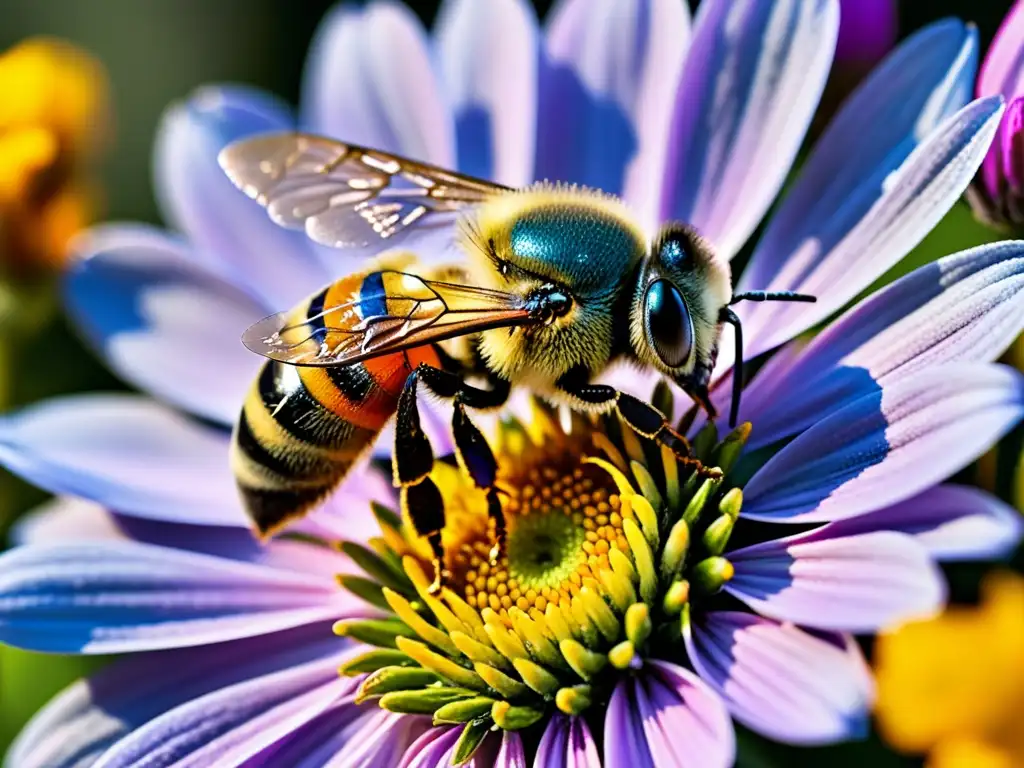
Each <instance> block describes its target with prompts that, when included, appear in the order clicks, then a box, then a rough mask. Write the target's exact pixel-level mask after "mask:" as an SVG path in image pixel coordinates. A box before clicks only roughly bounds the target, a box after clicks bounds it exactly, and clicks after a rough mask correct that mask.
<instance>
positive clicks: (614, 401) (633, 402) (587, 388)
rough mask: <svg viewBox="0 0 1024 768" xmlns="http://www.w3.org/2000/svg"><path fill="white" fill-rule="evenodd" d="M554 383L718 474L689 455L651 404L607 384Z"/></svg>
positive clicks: (683, 440)
mask: <svg viewBox="0 0 1024 768" xmlns="http://www.w3.org/2000/svg"><path fill="white" fill-rule="evenodd" d="M558 386H559V387H560V388H561V389H562V390H563V391H564V392H566V393H567V394H570V395H572V396H573V397H576V398H578V399H580V400H582V401H583V402H585V403H590V404H592V405H612V407H613V408H614V409H615V411H616V412H617V413H618V414H619V416H621V417H622V420H623V421H624V422H626V424H627V425H628V426H629V428H630V429H632V430H633V431H634V432H636V433H637V434H638V435H641V436H643V437H646V438H647V439H648V440H656V441H658V442H659V443H661V444H662V445H664V446H665V447H666V448H668V449H669V450H670V451H672V453H674V454H675V456H676V458H677V459H678V460H679V461H680V462H681V463H682V464H684V465H689V466H692V467H693V468H694V470H696V471H697V472H699V473H700V474H702V475H705V476H707V477H718V476H720V475H721V471H720V470H718V469H716V468H713V467H705V466H704V464H703V463H702V462H701V461H700V459H697V458H695V457H694V455H693V450H692V449H691V447H690V443H689V441H688V440H687V439H686V438H685V437H683V436H682V435H681V434H679V433H678V432H677V431H676V430H675V429H673V428H672V425H671V424H669V423H668V421H667V420H666V419H665V414H663V413H662V412H661V411H659V410H658V409H657V408H655V407H654V406H653V405H650V404H648V403H645V402H644V401H643V400H640V399H638V398H636V397H633V396H632V395H628V394H626V393H625V392H620V391H618V390H617V389H615V388H614V387H610V386H608V385H607V384H582V385H579V384H574V383H570V382H566V381H560V382H559V383H558Z"/></svg>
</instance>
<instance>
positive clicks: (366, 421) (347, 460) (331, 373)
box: [231, 273, 437, 535]
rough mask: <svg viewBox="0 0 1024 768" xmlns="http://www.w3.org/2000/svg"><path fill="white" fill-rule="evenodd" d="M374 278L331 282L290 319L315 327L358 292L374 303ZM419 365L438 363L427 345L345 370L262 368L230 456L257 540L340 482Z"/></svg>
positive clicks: (349, 319)
mask: <svg viewBox="0 0 1024 768" xmlns="http://www.w3.org/2000/svg"><path fill="white" fill-rule="evenodd" d="M375 274H376V273H370V274H368V275H355V276H352V277H347V278H344V279H343V280H339V281H338V282H336V283H333V284H332V285H330V286H329V287H327V288H325V289H324V290H323V291H321V292H319V293H318V294H316V295H315V296H314V297H312V298H311V299H310V300H309V301H307V302H305V303H304V305H303V306H302V307H300V308H299V309H298V310H296V311H295V312H294V313H292V314H293V317H294V315H296V314H298V313H299V312H301V313H302V316H303V317H305V318H308V320H307V322H308V323H309V324H310V325H315V323H316V322H317V320H316V319H317V318H320V317H322V315H323V309H324V307H331V306H337V305H339V304H343V303H346V302H351V301H353V300H356V301H358V300H359V297H360V295H362V294H364V293H366V295H367V296H368V297H369V296H373V297H376V296H377V295H378V293H379V291H376V288H375V286H377V285H379V280H378V281H375V280H373V278H374V275H375ZM370 290H374V291H376V292H374V293H372V294H370V293H369V292H368V291H370ZM357 309H359V306H358V304H357ZM364 311H366V310H365V309H364V310H363V311H357V312H352V313H347V314H346V316H345V317H344V319H339V318H337V317H334V318H332V322H331V324H332V326H337V325H338V324H339V323H348V324H354V323H357V322H359V321H360V319H361V318H360V315H361V314H363V312H364ZM319 322H321V323H322V319H321V320H320V321H319ZM420 362H428V363H431V364H434V365H436V364H437V356H436V353H435V352H434V351H433V350H432V349H430V348H429V347H428V348H423V349H414V350H409V351H408V352H407V353H405V354H401V353H399V354H389V355H384V356H382V357H379V358H374V359H371V360H366V361H364V362H362V363H354V364H352V365H344V366H343V365H339V366H332V367H324V368H318V367H297V366H292V365H288V364H286V363H279V362H275V361H268V362H267V363H266V364H265V365H264V366H263V369H262V370H261V371H260V375H259V377H258V378H257V379H256V381H255V382H254V383H253V386H252V388H251V389H250V390H249V393H248V395H247V396H246V399H245V404H244V406H243V408H242V413H241V415H240V416H239V419H238V423H237V425H236V427H235V434H234V440H233V445H232V457H231V462H232V468H233V470H234V473H235V478H236V480H237V482H238V487H239V490H240V491H241V494H242V500H243V502H244V504H245V507H246V510H247V512H248V513H249V517H250V518H251V519H252V521H253V523H254V524H255V526H256V528H257V530H258V531H259V532H260V533H261V534H263V535H267V534H270V533H273V532H274V531H275V530H278V529H280V528H281V527H282V526H284V525H285V524H286V523H287V522H288V521H289V520H292V519H294V518H296V517H300V516H302V515H303V514H305V513H306V512H308V511H309V510H310V508H312V507H313V506H315V505H316V504H317V503H318V502H319V501H321V500H322V499H323V498H324V497H325V496H327V495H328V494H329V493H330V492H331V491H332V490H333V489H334V488H335V487H336V486H337V485H338V483H340V482H341V481H342V480H343V479H344V477H345V475H346V474H347V473H348V471H349V469H350V468H351V467H352V465H353V464H354V463H355V462H356V461H357V460H358V459H359V458H360V457H361V456H362V455H363V453H364V452H365V451H366V450H367V449H368V448H369V446H370V445H371V443H372V442H373V441H374V439H375V438H376V436H377V435H378V434H379V432H380V431H381V429H383V427H384V425H385V424H386V423H387V421H388V419H389V418H390V417H391V416H392V414H394V412H395V409H396V408H397V406H398V396H399V394H400V393H401V390H402V385H403V384H404V383H405V380H406V378H407V377H408V376H409V374H410V373H411V372H412V370H413V368H414V367H415V366H416V365H417V364H418V363H420Z"/></svg>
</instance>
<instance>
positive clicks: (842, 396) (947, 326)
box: [741, 242, 1024, 448]
mask: <svg viewBox="0 0 1024 768" xmlns="http://www.w3.org/2000/svg"><path fill="white" fill-rule="evenodd" d="M1021 331H1024V243H1022V242H1002V243H995V244H992V245H984V246H981V247H979V248H973V249H971V250H969V251H964V252H962V253H958V254H956V255H954V256H947V257H946V258H944V259H940V260H939V261H937V262H933V263H931V264H927V265H925V266H923V267H920V268H919V269H916V270H914V272H912V273H910V274H909V275H906V276H905V277H903V278H901V279H900V280H897V281H896V282H895V283H892V284H890V285H889V286H887V287H886V288H885V289H883V290H881V291H879V292H878V293H876V294H874V295H873V296H871V297H870V298H868V299H866V300H864V301H862V302H861V303H860V304H858V305H857V306H856V307H854V308H853V309H852V310H850V311H849V312H847V313H846V314H845V315H844V316H843V317H841V318H840V319H839V320H837V321H836V322H834V323H832V325H831V326H829V328H828V329H826V330H825V331H824V332H822V333H820V334H819V335H818V336H817V337H816V338H815V339H814V340H813V341H812V342H811V343H810V344H809V345H808V346H807V347H806V349H805V350H804V352H803V353H802V354H801V355H800V357H799V358H798V359H797V360H795V361H793V362H791V363H790V364H789V365H788V366H787V367H786V368H785V369H784V370H783V371H782V372H781V375H780V372H779V371H777V370H775V368H774V367H773V368H772V369H770V370H765V371H764V372H763V373H761V374H759V375H758V377H757V378H756V379H754V381H753V382H752V383H751V384H750V386H748V387H747V388H746V390H745V391H744V393H743V405H744V407H743V409H742V418H741V420H744V419H750V420H752V421H753V422H754V424H755V426H756V429H755V430H754V434H753V438H752V440H751V443H750V444H749V446H748V447H749V448H754V447H757V446H761V445H766V444H768V443H771V442H774V441H776V440H779V439H781V438H784V437H787V436H789V435H791V434H796V433H798V432H800V431H801V430H803V429H804V428H806V427H808V426H810V425H811V424H814V423H815V422H817V421H820V420H821V419H822V418H823V417H824V416H826V415H827V414H828V413H829V412H831V411H835V410H837V409H838V408H841V407H842V406H844V405H848V404H849V403H851V402H853V401H854V400H855V399H857V398H858V397H860V396H863V395H865V394H870V393H872V392H877V391H878V388H879V387H881V386H890V385H892V384H894V383H895V382H897V381H901V380H903V379H905V378H906V377H908V376H912V375H915V374H917V373H918V372H919V371H921V370H922V369H924V368H926V367H930V366H935V365H940V364H943V363H951V362H989V361H992V360H995V359H996V358H997V357H999V355H1001V354H1002V353H1003V352H1004V351H1005V350H1006V349H1007V348H1008V347H1009V346H1010V344H1011V343H1013V341H1014V339H1016V338H1017V337H1018V336H1019V335H1020V333H1021Z"/></svg>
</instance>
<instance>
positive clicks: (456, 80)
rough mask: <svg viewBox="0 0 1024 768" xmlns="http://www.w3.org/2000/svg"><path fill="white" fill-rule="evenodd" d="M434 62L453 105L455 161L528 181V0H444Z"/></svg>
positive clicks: (498, 177) (474, 171)
mask: <svg viewBox="0 0 1024 768" xmlns="http://www.w3.org/2000/svg"><path fill="white" fill-rule="evenodd" d="M436 26H437V32H436V35H437V48H438V62H439V64H440V71H441V76H442V80H443V82H444V86H445V91H446V92H447V94H448V98H449V101H450V103H451V105H452V111H453V113H454V119H455V137H456V147H457V154H458V169H459V170H460V171H462V172H463V173H467V174H469V175H471V176H478V177H480V178H483V179H490V180H493V181H496V182H498V183H500V184H506V185H508V186H511V187H525V186H526V185H527V184H529V183H530V182H531V181H533V145H534V138H535V137H534V131H535V125H536V115H537V55H538V42H537V40H538V34H539V33H538V30H537V17H536V14H535V13H534V11H533V8H532V7H531V6H530V5H529V3H527V2H525V0H492V2H489V3H481V2H478V1H477V0H448V1H447V2H446V3H445V4H444V5H443V6H442V8H441V10H440V11H439V12H438V21H437V24H436Z"/></svg>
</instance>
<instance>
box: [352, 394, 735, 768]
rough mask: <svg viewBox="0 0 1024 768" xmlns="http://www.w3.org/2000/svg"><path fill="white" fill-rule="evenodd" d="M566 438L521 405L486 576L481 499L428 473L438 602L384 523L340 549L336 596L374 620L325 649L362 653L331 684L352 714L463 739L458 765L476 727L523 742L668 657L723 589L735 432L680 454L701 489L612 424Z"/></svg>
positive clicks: (508, 426)
mask: <svg viewBox="0 0 1024 768" xmlns="http://www.w3.org/2000/svg"><path fill="white" fill-rule="evenodd" d="M569 426H570V430H569V431H566V429H564V428H563V426H562V425H561V424H560V422H559V420H558V419H557V418H556V417H555V414H554V412H553V411H552V410H551V409H549V408H547V407H546V406H543V405H540V404H536V403H535V405H534V408H533V415H532V418H531V420H530V421H529V422H528V423H527V424H525V425H524V424H522V423H520V422H518V421H516V420H514V419H508V420H506V421H505V422H504V423H503V424H502V426H501V427H500V430H499V435H498V439H497V440H496V441H495V445H496V446H497V447H498V450H497V452H496V458H497V463H498V473H499V478H498V481H499V483H500V485H501V487H502V489H503V494H502V511H503V514H504V517H505V519H506V523H507V537H508V538H507V547H506V554H505V555H504V556H502V557H501V558H499V559H498V560H497V561H496V562H494V563H492V562H490V560H489V554H490V552H491V549H492V547H493V544H494V540H495V534H496V531H495V530H494V526H493V523H492V522H491V518H490V516H489V515H488V514H487V500H486V497H485V495H484V494H483V492H481V491H480V490H479V489H477V488H476V487H475V486H474V485H473V484H472V481H471V480H470V479H469V478H468V477H467V476H465V475H463V474H462V472H461V470H459V469H458V468H456V467H452V466H448V465H445V464H439V465H438V466H437V467H435V470H434V472H433V473H432V474H431V478H432V480H433V482H434V483H435V484H436V485H437V487H438V489H439V492H440V493H441V495H442V497H443V498H444V501H445V509H446V517H447V521H448V524H447V526H446V528H445V530H444V531H442V533H441V541H442V543H443V545H444V551H445V553H446V554H445V562H444V566H445V569H446V570H447V571H448V572H449V573H450V578H449V579H448V581H447V583H446V586H445V587H444V589H442V590H440V591H438V592H432V591H431V584H430V580H429V579H428V575H427V574H428V572H429V563H430V557H431V550H430V548H429V547H428V546H426V545H425V543H424V542H423V541H422V540H421V539H419V538H417V537H416V536H415V534H414V533H413V532H412V530H411V528H410V527H409V526H408V525H406V524H404V523H403V522H402V521H401V520H400V518H399V517H398V516H397V515H395V514H394V513H393V512H391V511H389V510H387V509H385V508H383V507H376V508H375V509H374V514H375V516H376V517H377V520H378V522H379V523H380V526H381V536H380V537H378V538H376V539H374V540H373V541H371V542H370V546H369V547H366V546H362V545H357V544H353V543H351V542H345V543H343V544H341V545H340V546H341V549H342V551H344V552H345V553H346V554H348V555H349V557H350V558H351V560H352V561H353V562H354V563H355V564H356V565H358V566H359V567H360V568H361V569H362V571H363V573H364V574H365V575H364V576H357V575H353V574H346V575H344V576H340V577H339V583H340V584H341V585H342V586H343V587H344V588H346V589H348V590H350V591H351V592H352V593H354V594H356V595H358V596H359V597H361V598H363V599H364V600H366V601H367V602H369V603H372V604H373V605H375V606H377V607H384V608H386V609H387V610H388V611H390V612H391V618H387V619H373V620H365V621H342V622H338V624H337V625H336V627H335V631H336V632H337V633H338V634H341V635H345V636H348V637H352V638H354V639H357V640H360V641H362V642H364V643H367V644H369V645H375V646H377V647H378V649H377V650H372V651H368V652H367V653H365V654H362V655H361V656H359V657H357V658H356V659H353V660H351V661H349V662H347V663H346V664H345V665H344V666H343V667H342V668H341V670H340V671H341V673H342V674H344V675H367V676H366V677H365V678H364V680H363V681H362V683H361V684H360V687H359V690H358V694H357V696H358V699H359V700H360V701H363V700H369V699H375V700H377V701H378V703H379V704H380V706H381V707H383V708H385V709H388V710H390V711H393V712H407V713H415V714H430V715H433V718H434V722H435V723H465V724H466V726H465V728H464V729H463V732H462V735H461V737H460V740H459V742H458V744H457V747H456V755H457V757H458V761H463V762H464V761H466V760H468V759H469V758H470V757H471V756H472V754H473V751H474V750H475V749H476V747H477V746H478V745H479V743H480V742H481V740H482V739H483V736H484V735H485V734H486V732H487V730H488V729H489V728H492V727H497V728H502V729H506V730H519V729H523V728H529V727H530V726H532V725H533V724H534V723H537V722H538V721H540V720H541V719H542V718H543V717H545V715H547V714H550V713H552V712H553V711H556V710H557V711H560V712H563V713H565V714H568V715H583V714H586V713H587V712H589V711H591V710H592V709H594V708H595V707H598V706H600V705H604V704H606V703H607V701H608V698H609V696H610V695H611V691H612V690H613V689H614V686H615V684H616V681H617V680H618V679H619V677H620V676H621V675H626V674H631V673H632V672H633V671H635V670H638V669H640V668H641V667H642V666H643V664H644V663H645V661H644V660H645V659H648V658H651V657H652V656H654V657H663V658H676V657H677V656H678V654H680V653H681V650H680V649H681V648H682V645H681V635H680V633H681V631H682V626H683V623H684V622H685V621H688V616H689V611H690V607H691V604H692V601H694V600H698V601H700V600H711V599H715V598H714V596H715V595H716V594H717V593H719V592H720V591H721V589H722V587H723V585H724V584H725V583H726V582H727V581H728V580H729V579H730V578H732V574H733V568H732V564H731V563H730V562H729V561H728V559H727V557H726V556H724V554H723V553H724V552H725V551H726V547H727V544H728V541H729V539H730V537H731V536H732V534H733V531H734V530H735V528H736V525H737V521H738V515H739V511H740V507H741V505H742V493H741V491H740V490H739V489H730V490H729V491H728V492H727V493H724V494H722V493H721V489H722V487H723V485H724V484H725V482H726V479H725V477H724V474H725V471H724V470H726V469H727V468H731V466H732V465H733V464H734V463H735V461H736V459H737V458H738V456H739V454H740V451H741V449H742V447H743V444H744V443H745V441H746V439H747V437H748V436H749V425H743V426H742V427H740V428H739V429H737V430H735V431H734V432H733V433H732V434H730V435H728V436H727V437H726V438H725V440H724V441H722V442H721V443H719V442H718V440H717V432H716V431H715V428H714V426H713V425H709V426H707V427H705V429H704V430H702V431H701V433H700V434H699V435H698V436H697V438H696V439H695V440H694V442H693V451H694V457H695V458H697V459H699V460H700V461H701V462H702V463H703V464H704V465H705V466H706V467H709V468H711V469H714V468H715V467H716V464H717V466H718V467H719V468H721V469H722V470H723V471H722V472H717V470H716V474H718V475H719V476H717V477H706V476H703V475H701V474H698V473H697V472H694V471H693V467H692V464H691V463H687V462H686V461H685V460H682V461H681V460H680V459H679V458H677V457H676V456H675V454H673V453H672V452H671V451H669V450H667V449H664V448H662V447H659V446H657V445H655V444H653V443H651V442H650V441H648V440H646V439H645V438H641V437H638V436H637V435H636V434H634V433H633V432H631V431H630V430H629V429H628V427H625V426H624V425H623V424H621V423H617V422H613V421H612V417H594V418H592V419H589V420H588V419H587V418H585V417H582V416H580V415H579V414H574V415H572V417H571V419H570V425H569ZM651 460H653V463H649V461H651ZM595 711H596V710H595Z"/></svg>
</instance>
